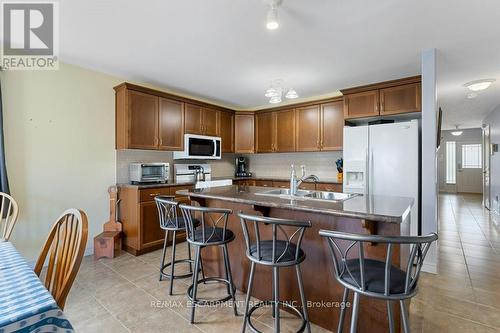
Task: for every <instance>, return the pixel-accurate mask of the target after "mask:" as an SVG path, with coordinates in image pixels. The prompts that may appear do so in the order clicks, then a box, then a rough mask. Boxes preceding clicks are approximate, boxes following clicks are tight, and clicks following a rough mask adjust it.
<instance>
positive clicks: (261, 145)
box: [255, 112, 276, 153]
mask: <svg viewBox="0 0 500 333" xmlns="http://www.w3.org/2000/svg"><path fill="white" fill-rule="evenodd" d="M275 132H276V131H275V113H273V112H268V113H259V114H257V115H256V116H255V145H256V148H257V152H258V153H272V152H273V151H274V149H275V144H274V141H275Z"/></svg>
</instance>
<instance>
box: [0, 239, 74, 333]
mask: <svg viewBox="0 0 500 333" xmlns="http://www.w3.org/2000/svg"><path fill="white" fill-rule="evenodd" d="M7 332H23V333H24V332H33V333H41V332H64V333H69V332H71V333H73V332H74V330H73V327H72V326H71V324H70V322H69V321H68V319H66V317H65V316H64V313H63V312H62V311H61V309H60V308H59V307H58V306H57V303H56V301H55V300H54V298H53V297H52V295H51V294H50V293H49V291H48V290H47V289H46V288H45V287H44V285H43V284H42V282H41V281H40V279H39V278H38V276H36V274H35V272H33V270H32V269H31V268H30V267H29V265H28V263H27V262H26V260H25V259H24V258H23V257H22V256H21V255H20V254H19V252H18V251H17V250H16V249H15V247H14V246H13V245H12V243H10V242H1V241H0V333H7Z"/></svg>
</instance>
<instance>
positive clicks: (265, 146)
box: [255, 109, 295, 153]
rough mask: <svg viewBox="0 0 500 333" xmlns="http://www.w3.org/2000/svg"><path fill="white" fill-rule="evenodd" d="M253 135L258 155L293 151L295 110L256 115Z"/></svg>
mask: <svg viewBox="0 0 500 333" xmlns="http://www.w3.org/2000/svg"><path fill="white" fill-rule="evenodd" d="M255 133H256V134H255V145H256V148H257V152H258V153H273V152H278V153H282V152H293V151H295V110H293V109H291V110H282V111H275V112H264V113H258V114H257V115H256V116H255Z"/></svg>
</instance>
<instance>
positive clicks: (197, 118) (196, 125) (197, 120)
mask: <svg viewBox="0 0 500 333" xmlns="http://www.w3.org/2000/svg"><path fill="white" fill-rule="evenodd" d="M202 113H203V110H202V108H201V107H199V106H197V105H192V104H186V105H185V112H184V117H185V118H184V131H185V132H186V133H190V134H203V131H202V126H201V124H202V117H203V116H202Z"/></svg>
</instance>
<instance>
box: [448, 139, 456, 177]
mask: <svg viewBox="0 0 500 333" xmlns="http://www.w3.org/2000/svg"><path fill="white" fill-rule="evenodd" d="M456 147H457V143H456V142H455V141H447V142H446V184H456V171H457V160H456V156H455V155H456Z"/></svg>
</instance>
